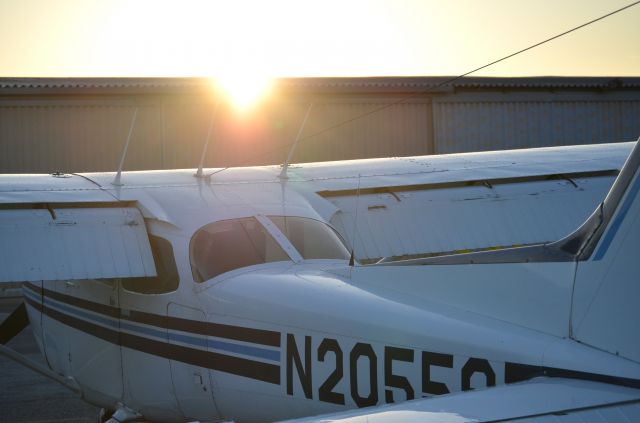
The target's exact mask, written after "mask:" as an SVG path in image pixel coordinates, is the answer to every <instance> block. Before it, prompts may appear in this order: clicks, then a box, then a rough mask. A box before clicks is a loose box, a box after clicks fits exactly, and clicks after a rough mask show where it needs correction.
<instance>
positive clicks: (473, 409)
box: [290, 377, 640, 423]
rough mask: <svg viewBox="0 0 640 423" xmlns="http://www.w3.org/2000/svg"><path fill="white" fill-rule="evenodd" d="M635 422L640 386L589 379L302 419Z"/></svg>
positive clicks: (639, 414)
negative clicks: (605, 382)
mask: <svg viewBox="0 0 640 423" xmlns="http://www.w3.org/2000/svg"><path fill="white" fill-rule="evenodd" d="M507 421H522V422H536V423H542V422H589V421H593V422H602V423H604V422H622V421H627V422H635V421H640V390H639V389H634V388H627V387H622V386H616V385H611V384H604V383H599V382H591V381H586V380H576V379H563V378H548V377H539V378H536V379H532V380H529V381H526V382H521V383H516V384H511V385H504V386H499V387H493V388H488V389H484V390H478V391H467V392H460V393H455V394H450V395H443V396H439V397H432V398H423V399H418V400H413V401H406V402H403V403H399V404H390V405H383V406H378V407H370V408H364V409H360V410H354V411H347V412H341V413H333V414H326V415H320V416H314V417H308V418H304V419H298V420H290V422H297V423H302V422H304V423H311V422H316V423H319V422H323V423H324V422H342V423H387V422H405V423H411V422H416V423H417V422H420V423H435V422H438V423H463V422H507Z"/></svg>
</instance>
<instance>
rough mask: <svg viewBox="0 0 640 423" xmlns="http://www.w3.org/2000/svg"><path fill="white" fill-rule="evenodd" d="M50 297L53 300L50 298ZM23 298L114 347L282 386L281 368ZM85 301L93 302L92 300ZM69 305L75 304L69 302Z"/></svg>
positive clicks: (61, 321) (41, 310) (54, 317)
mask: <svg viewBox="0 0 640 423" xmlns="http://www.w3.org/2000/svg"><path fill="white" fill-rule="evenodd" d="M25 285H26V284H25ZM33 288H37V287H35V286H33V287H29V289H32V290H34V291H36V292H37V290H39V288H37V289H33ZM46 291H49V290H46V289H44V292H45V295H47V294H48V293H47V292H46ZM49 292H50V291H49ZM56 294H57V293H56ZM58 295H59V296H62V297H67V296H66V295H62V294H58ZM51 298H54V297H53V296H51ZM58 298H60V297H58ZM58 298H56V299H58ZM24 299H25V301H26V302H27V304H29V305H30V306H32V307H34V308H35V309H36V310H38V311H40V312H41V313H44V314H46V315H47V316H49V317H51V318H53V319H55V320H57V321H59V322H60V323H63V324H65V325H67V326H69V327H72V328H74V329H77V330H79V331H82V332H85V333H87V334H89V335H92V336H95V337H97V338H100V339H102V340H104V341H107V342H110V343H112V344H115V345H119V346H122V347H126V348H130V349H133V350H137V351H140V352H144V353H148V354H152V355H155V356H159V357H163V358H167V359H170V360H176V361H181V362H183V363H187V364H192V365H194V366H199V367H204V368H208V369H212V370H218V371H221V372H225V373H231V374H234V375H238V376H244V377H248V378H251V379H256V380H260V381H263V382H267V383H273V384H276V385H279V384H280V366H278V365H275V364H269V363H263V362H259V361H253V360H248V359H245V358H240V357H234V356H228V355H224V354H220V353H216V352H211V351H204V350H199V349H195V348H189V347H183V346H181V345H175V344H170V343H167V342H162V341H156V340H153V339H149V338H146V337H142V336H137V335H132V334H129V333H124V332H119V331H116V330H112V329H109V328H105V327H103V326H100V325H96V324H94V323H91V322H88V321H86V320H83V319H79V318H76V317H73V316H70V315H68V314H66V313H62V312H60V311H58V310H55V309H53V308H51V307H49V306H47V305H46V304H40V303H38V302H36V301H34V300H32V299H31V298H29V297H28V296H25V297H24ZM81 301H85V300H81ZM86 302H89V303H91V302H90V301H86ZM67 304H72V303H71V302H67ZM74 305H75V304H74Z"/></svg>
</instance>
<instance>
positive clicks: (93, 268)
mask: <svg viewBox="0 0 640 423" xmlns="http://www.w3.org/2000/svg"><path fill="white" fill-rule="evenodd" d="M155 275H156V269H155V265H154V262H153V255H152V253H151V246H150V244H149V237H148V235H147V230H146V228H145V224H144V220H143V218H142V215H141V214H140V212H139V211H138V210H137V209H135V208H132V207H108V208H69V209H50V210H47V209H11V210H0V282H21V281H39V280H71V279H102V278H126V277H140V276H155Z"/></svg>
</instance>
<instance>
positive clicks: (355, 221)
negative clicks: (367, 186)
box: [349, 173, 361, 267]
mask: <svg viewBox="0 0 640 423" xmlns="http://www.w3.org/2000/svg"><path fill="white" fill-rule="evenodd" d="M360 176H361V174H359V173H358V190H357V191H356V210H355V213H356V214H355V216H354V218H353V232H352V235H351V256H350V257H349V266H351V267H353V266H355V264H356V254H355V250H356V233H357V232H358V207H359V204H360Z"/></svg>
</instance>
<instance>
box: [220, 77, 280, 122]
mask: <svg viewBox="0 0 640 423" xmlns="http://www.w3.org/2000/svg"><path fill="white" fill-rule="evenodd" d="M213 81H214V85H215V87H216V89H217V90H219V91H220V92H222V93H223V94H224V96H225V98H226V99H227V101H229V103H231V104H232V105H233V106H234V107H235V108H236V109H237V110H239V111H241V112H243V111H247V110H249V109H250V108H251V107H253V106H255V105H256V104H257V103H258V102H259V101H260V100H263V99H264V98H265V97H266V96H267V95H268V94H269V92H270V90H271V86H272V79H271V78H269V77H267V76H262V75H254V74H247V73H236V74H229V75H225V76H219V77H216V78H214V80H213Z"/></svg>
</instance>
